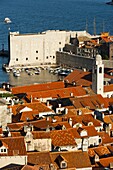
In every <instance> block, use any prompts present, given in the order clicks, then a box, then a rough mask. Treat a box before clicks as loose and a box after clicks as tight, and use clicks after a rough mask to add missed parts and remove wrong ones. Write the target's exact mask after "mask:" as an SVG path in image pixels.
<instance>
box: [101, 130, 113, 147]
mask: <svg viewBox="0 0 113 170" xmlns="http://www.w3.org/2000/svg"><path fill="white" fill-rule="evenodd" d="M98 135H99V136H100V137H101V138H102V144H103V145H104V144H111V143H113V138H111V137H110V136H109V134H108V133H106V132H104V131H103V132H98Z"/></svg>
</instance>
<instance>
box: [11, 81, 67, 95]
mask: <svg viewBox="0 0 113 170" xmlns="http://www.w3.org/2000/svg"><path fill="white" fill-rule="evenodd" d="M59 88H64V83H63V82H62V81H58V82H51V83H45V84H34V85H28V86H18V87H12V89H11V91H12V93H13V94H19V93H27V92H37V91H44V90H50V89H59Z"/></svg>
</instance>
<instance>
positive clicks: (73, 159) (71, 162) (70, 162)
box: [51, 151, 91, 169]
mask: <svg viewBox="0 0 113 170" xmlns="http://www.w3.org/2000/svg"><path fill="white" fill-rule="evenodd" d="M59 155H60V156H63V157H64V158H65V160H67V166H68V168H69V169H70V168H71V169H72V168H78V169H79V168H84V169H85V168H86V167H91V163H90V160H89V157H88V154H87V152H81V151H78V152H56V153H51V159H52V162H55V160H56V159H57V157H58V156H59ZM81 160H82V161H81ZM59 168H60V167H59Z"/></svg>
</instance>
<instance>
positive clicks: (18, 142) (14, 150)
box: [0, 137, 27, 156]
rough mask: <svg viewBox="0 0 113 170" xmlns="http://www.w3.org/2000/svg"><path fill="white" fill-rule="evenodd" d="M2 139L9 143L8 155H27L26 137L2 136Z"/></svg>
mask: <svg viewBox="0 0 113 170" xmlns="http://www.w3.org/2000/svg"><path fill="white" fill-rule="evenodd" d="M0 140H1V141H2V142H4V143H6V144H7V146H8V154H7V155H8V156H15V155H20V156H22V155H27V153H26V148H25V143H24V137H7V138H0Z"/></svg>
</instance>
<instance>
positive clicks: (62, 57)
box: [56, 51, 113, 70]
mask: <svg viewBox="0 0 113 170" xmlns="http://www.w3.org/2000/svg"><path fill="white" fill-rule="evenodd" d="M56 63H57V64H58V65H64V66H70V67H77V68H86V69H87V70H91V69H92V66H93V64H94V58H88V57H84V56H80V55H79V56H78V55H74V54H70V53H67V52H59V51H57V52H56ZM103 64H104V66H105V67H106V68H113V61H111V60H103Z"/></svg>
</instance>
